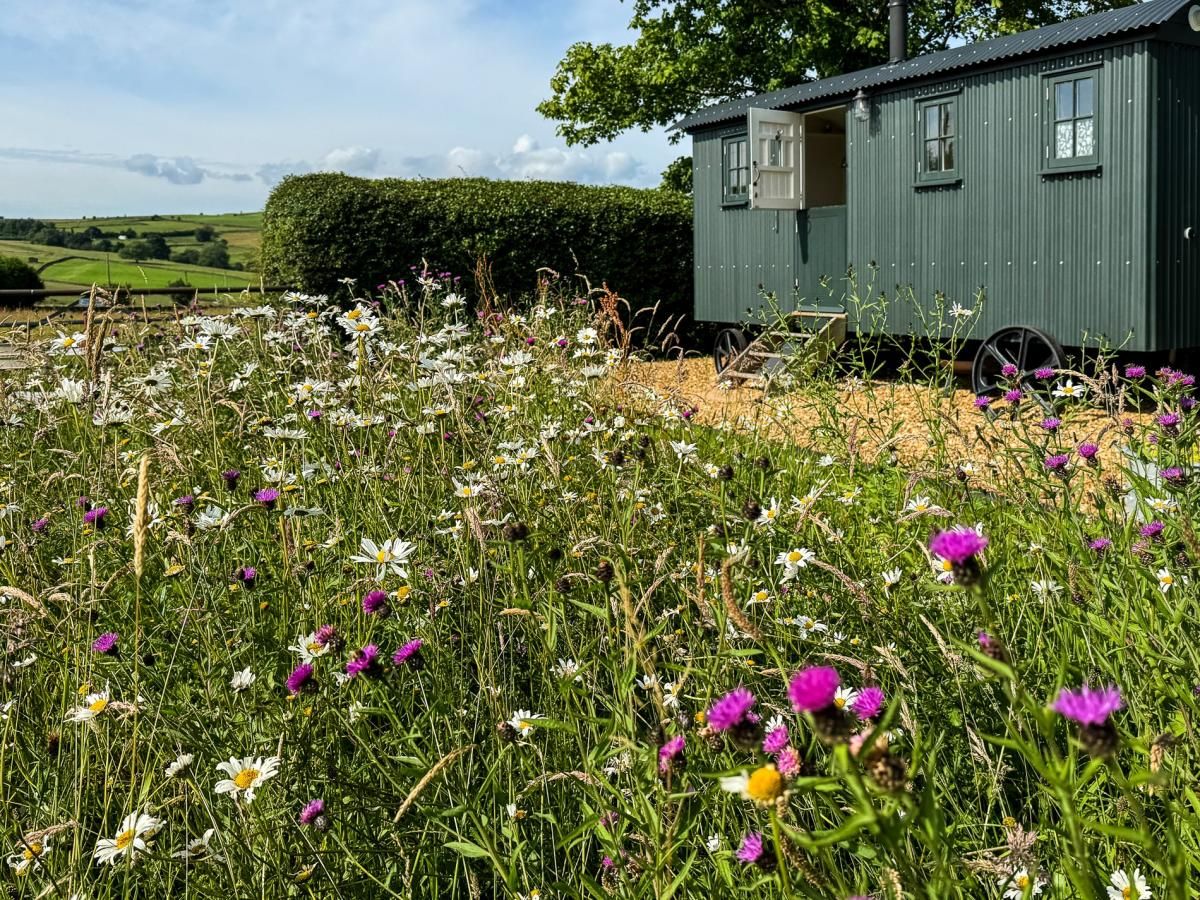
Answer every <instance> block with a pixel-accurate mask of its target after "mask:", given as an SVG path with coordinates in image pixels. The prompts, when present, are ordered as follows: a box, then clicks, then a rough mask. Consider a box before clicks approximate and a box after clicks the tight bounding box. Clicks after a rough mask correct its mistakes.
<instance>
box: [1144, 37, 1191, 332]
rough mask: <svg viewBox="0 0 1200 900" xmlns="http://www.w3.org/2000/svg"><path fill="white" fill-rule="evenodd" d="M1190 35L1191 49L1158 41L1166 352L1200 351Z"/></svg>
mask: <svg viewBox="0 0 1200 900" xmlns="http://www.w3.org/2000/svg"><path fill="white" fill-rule="evenodd" d="M1189 34H1190V33H1187V32H1184V33H1181V35H1180V36H1181V37H1185V39H1187V40H1189V41H1190V43H1166V42H1161V43H1155V44H1154V45H1153V50H1152V55H1153V59H1154V62H1155V73H1154V74H1155V78H1154V96H1155V107H1154V123H1153V127H1152V129H1151V135H1152V137H1153V140H1154V151H1155V158H1156V160H1157V167H1156V169H1155V179H1154V187H1153V194H1152V196H1153V199H1154V203H1155V213H1154V216H1153V219H1152V222H1153V226H1154V230H1155V235H1154V247H1155V257H1154V262H1155V283H1156V285H1157V297H1158V302H1157V306H1156V312H1157V321H1156V326H1157V328H1156V331H1157V337H1158V341H1157V343H1158V345H1159V346H1160V347H1197V346H1200V37H1198V36H1190V37H1188V35H1189ZM1188 228H1191V229H1193V231H1192V237H1191V238H1190V239H1189V238H1188V237H1186V236H1185V232H1186V229H1188Z"/></svg>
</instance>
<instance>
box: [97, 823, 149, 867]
mask: <svg viewBox="0 0 1200 900" xmlns="http://www.w3.org/2000/svg"><path fill="white" fill-rule="evenodd" d="M162 827H163V822H162V820H161V819H155V818H153V817H152V816H148V815H146V814H145V813H141V812H138V811H136V810H135V811H133V812H131V813H130V814H129V815H127V816H126V817H125V818H124V820H122V822H121V826H120V828H118V829H117V836H116V837H113V838H101V839H100V840H98V841H96V850H95V853H94V854H93V855H94V856H95V858H96V864H97V865H103V864H104V863H108V864H109V865H110V866H115V865H116V864H117V863H118V862H119V861H120V860H123V859H128V860H129V861H130V862H131V863H132V862H133V861H134V860H136V859H137V856H138V854H139V853H145V852H146V851H147V850H148V849H149V848H150V845H149V843H148V841H149V839H150V838H151V837H153V836H154V835H155V834H157V833H158V831H159V830H160V829H161V828H162Z"/></svg>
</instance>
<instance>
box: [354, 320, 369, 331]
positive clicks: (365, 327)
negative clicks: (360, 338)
mask: <svg viewBox="0 0 1200 900" xmlns="http://www.w3.org/2000/svg"><path fill="white" fill-rule="evenodd" d="M354 330H355V331H370V330H371V326H370V325H369V324H367V323H366V322H359V323H358V324H357V325H355V326H354Z"/></svg>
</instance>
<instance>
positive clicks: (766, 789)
mask: <svg viewBox="0 0 1200 900" xmlns="http://www.w3.org/2000/svg"><path fill="white" fill-rule="evenodd" d="M746 793H747V794H749V795H750V799H751V800H756V801H758V802H759V803H772V802H774V800H775V798H776V797H778V796H779V795H780V794H781V793H783V776H782V775H780V774H779V770H778V769H776V768H775V767H774V766H763V767H761V768H759V769H756V770H755V771H754V773H753V774H752V775H751V776H750V778H749V779H747V781H746Z"/></svg>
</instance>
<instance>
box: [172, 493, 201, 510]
mask: <svg viewBox="0 0 1200 900" xmlns="http://www.w3.org/2000/svg"><path fill="white" fill-rule="evenodd" d="M174 503H175V505H176V506H178V507H179V508H180V509H183V510H189V509H191V508H192V507H193V506H195V505H196V498H195V496H194V495H192V494H184V495H183V496H182V497H176V498H175V500H174Z"/></svg>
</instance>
